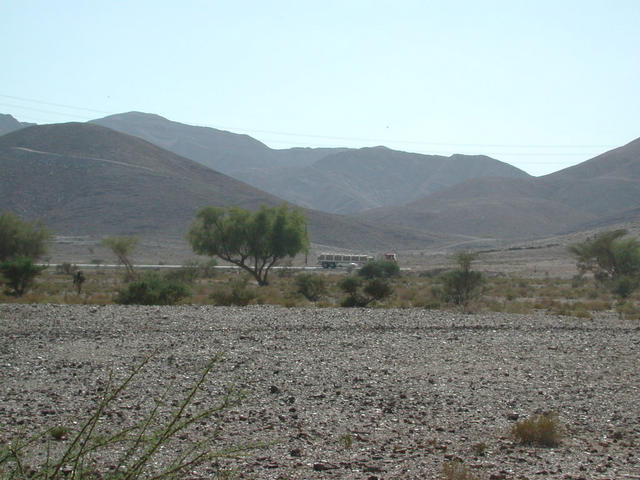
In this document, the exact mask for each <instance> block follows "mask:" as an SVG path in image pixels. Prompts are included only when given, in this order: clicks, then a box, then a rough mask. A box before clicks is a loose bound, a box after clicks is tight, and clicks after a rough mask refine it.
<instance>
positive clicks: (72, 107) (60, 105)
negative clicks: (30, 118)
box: [0, 94, 111, 115]
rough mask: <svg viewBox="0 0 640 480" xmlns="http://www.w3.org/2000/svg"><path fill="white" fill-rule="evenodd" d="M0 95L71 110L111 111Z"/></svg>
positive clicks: (108, 113)
mask: <svg viewBox="0 0 640 480" xmlns="http://www.w3.org/2000/svg"><path fill="white" fill-rule="evenodd" d="M0 97H4V98H10V99H12V100H21V101H23V102H33V103H41V104H42V105H50V106H52V107H62V108H70V109H72V110H84V111H86V112H93V113H104V114H107V115H110V114H111V112H105V111H103V110H96V109H93V108H85V107H75V106H73V105H65V104H62V103H51V102H45V101H44V100H35V99H33V98H24V97H15V96H12V95H3V94H0Z"/></svg>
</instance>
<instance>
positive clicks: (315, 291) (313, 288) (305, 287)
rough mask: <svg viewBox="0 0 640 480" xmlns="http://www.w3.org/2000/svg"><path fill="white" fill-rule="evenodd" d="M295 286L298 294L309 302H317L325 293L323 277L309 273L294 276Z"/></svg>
mask: <svg viewBox="0 0 640 480" xmlns="http://www.w3.org/2000/svg"><path fill="white" fill-rule="evenodd" d="M295 282H296V286H297V287H298V293H300V294H301V295H302V296H304V297H305V298H306V299H307V300H309V301H310V302H317V301H318V300H319V299H320V297H321V296H322V295H324V294H325V293H326V290H327V289H326V286H325V282H324V277H323V276H321V275H314V274H311V273H301V274H299V275H297V276H296V280H295Z"/></svg>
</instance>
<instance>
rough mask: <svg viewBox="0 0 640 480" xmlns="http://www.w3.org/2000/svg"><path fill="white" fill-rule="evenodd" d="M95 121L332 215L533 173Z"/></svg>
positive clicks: (127, 117)
mask: <svg viewBox="0 0 640 480" xmlns="http://www.w3.org/2000/svg"><path fill="white" fill-rule="evenodd" d="M92 122H93V123H97V124H100V125H103V126H106V127H109V128H113V129H115V130H118V131H120V132H123V133H127V134H129V135H135V136H138V137H140V138H144V139H145V140H147V141H149V142H151V143H154V144H156V145H158V146H160V147H162V148H165V149H167V150H169V151H172V152H174V153H177V154H178V155H182V156H184V157H187V158H190V159H192V160H195V161H197V162H199V163H201V164H203V165H206V166H208V167H210V168H213V169H215V170H218V171H220V172H223V173H226V174H228V175H230V176H232V177H234V178H237V179H239V180H242V181H244V182H246V183H249V184H250V185H253V186H255V187H257V188H259V189H261V190H264V191H266V192H270V193H272V194H274V195H277V196H279V197H282V198H284V199H285V200H288V201H290V202H292V203H295V204H297V205H302V206H305V207H308V208H312V209H316V210H322V211H326V212H331V213H352V212H360V211H364V210H367V209H371V208H375V207H380V206H388V205H402V204H404V203H407V202H410V201H412V200H416V199H418V198H420V197H421V196H424V195H427V194H430V193H433V192H437V191H439V190H442V189H443V188H447V187H449V186H452V185H455V184H457V183H460V182H463V181H466V180H469V179H471V178H480V177H493V176H496V177H507V178H526V177H528V176H529V175H528V174H526V173H525V172H523V171H522V170H519V169H517V168H515V167H512V166H511V165H508V164H506V163H503V162H500V161H498V160H494V159H492V158H489V157H485V156H470V155H453V156H451V157H443V156H436V155H420V154H415V153H406V152H399V151H395V150H390V149H388V148H385V147H375V148H361V149H344V148H315V149H312V148H292V149H286V150H274V149H270V148H269V147H267V146H266V145H264V144H262V143H260V142H258V141H257V140H254V139H252V138H251V137H249V136H247V135H238V134H234V133H230V132H224V131H221V130H216V129H213V128H206V127H194V126H190V125H185V124H182V123H178V122H172V121H170V120H167V119H165V118H163V117H160V116H158V115H152V114H146V113H140V112H129V113H123V114H118V115H112V116H109V117H105V118H102V119H98V120H93V121H92Z"/></svg>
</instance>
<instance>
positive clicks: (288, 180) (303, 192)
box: [242, 147, 529, 213]
mask: <svg viewBox="0 0 640 480" xmlns="http://www.w3.org/2000/svg"><path fill="white" fill-rule="evenodd" d="M494 176H495V177H504V178H528V177H529V175H528V174H527V173H525V172H523V171H522V170H519V169H517V168H515V167H512V166H511V165H508V164H506V163H503V162H499V161H497V160H494V159H492V158H489V157H485V156H480V155H452V156H450V157H443V156H438V155H421V154H417V153H407V152H399V151H396V150H391V149H388V148H386V147H374V148H361V149H357V150H346V151H343V152H337V153H332V154H330V155H327V156H325V157H324V158H321V159H319V160H318V161H316V162H314V163H313V164H312V165H310V166H306V167H297V168H295V167H289V168H280V169H276V170H271V171H268V170H267V169H256V170H254V171H251V172H244V174H243V175H242V178H243V179H244V180H245V181H246V182H248V183H250V184H251V185H254V186H257V187H258V188H260V189H262V190H265V191H269V192H282V196H283V197H284V198H286V199H288V200H292V201H293V199H295V201H297V202H298V203H299V204H301V205H305V206H313V208H316V209H320V210H323V211H327V212H335V213H354V212H362V211H364V210H368V209H372V208H376V207H381V206H393V205H395V206H398V205H403V204H405V203H408V202H411V201H413V200H416V199H418V198H420V197H422V196H425V195H428V194H430V193H434V192H438V191H440V190H443V189H445V188H447V187H450V186H452V185H456V184H459V183H462V182H464V181H466V180H469V179H473V178H482V177H494Z"/></svg>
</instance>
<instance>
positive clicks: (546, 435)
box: [512, 414, 560, 447]
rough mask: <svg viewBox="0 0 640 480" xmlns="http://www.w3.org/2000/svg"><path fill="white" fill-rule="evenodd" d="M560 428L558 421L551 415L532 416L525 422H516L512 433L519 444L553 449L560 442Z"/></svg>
mask: <svg viewBox="0 0 640 480" xmlns="http://www.w3.org/2000/svg"><path fill="white" fill-rule="evenodd" d="M559 430H560V428H559V425H558V421H557V420H556V418H555V416H554V415H552V414H544V415H534V416H533V417H530V418H528V419H526V420H522V421H520V422H517V423H516V424H515V425H514V426H513V430H512V433H513V435H514V436H515V437H516V440H518V441H519V442H520V443H522V444H525V445H538V446H541V447H555V446H556V445H558V443H559V442H560V431H559Z"/></svg>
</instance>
